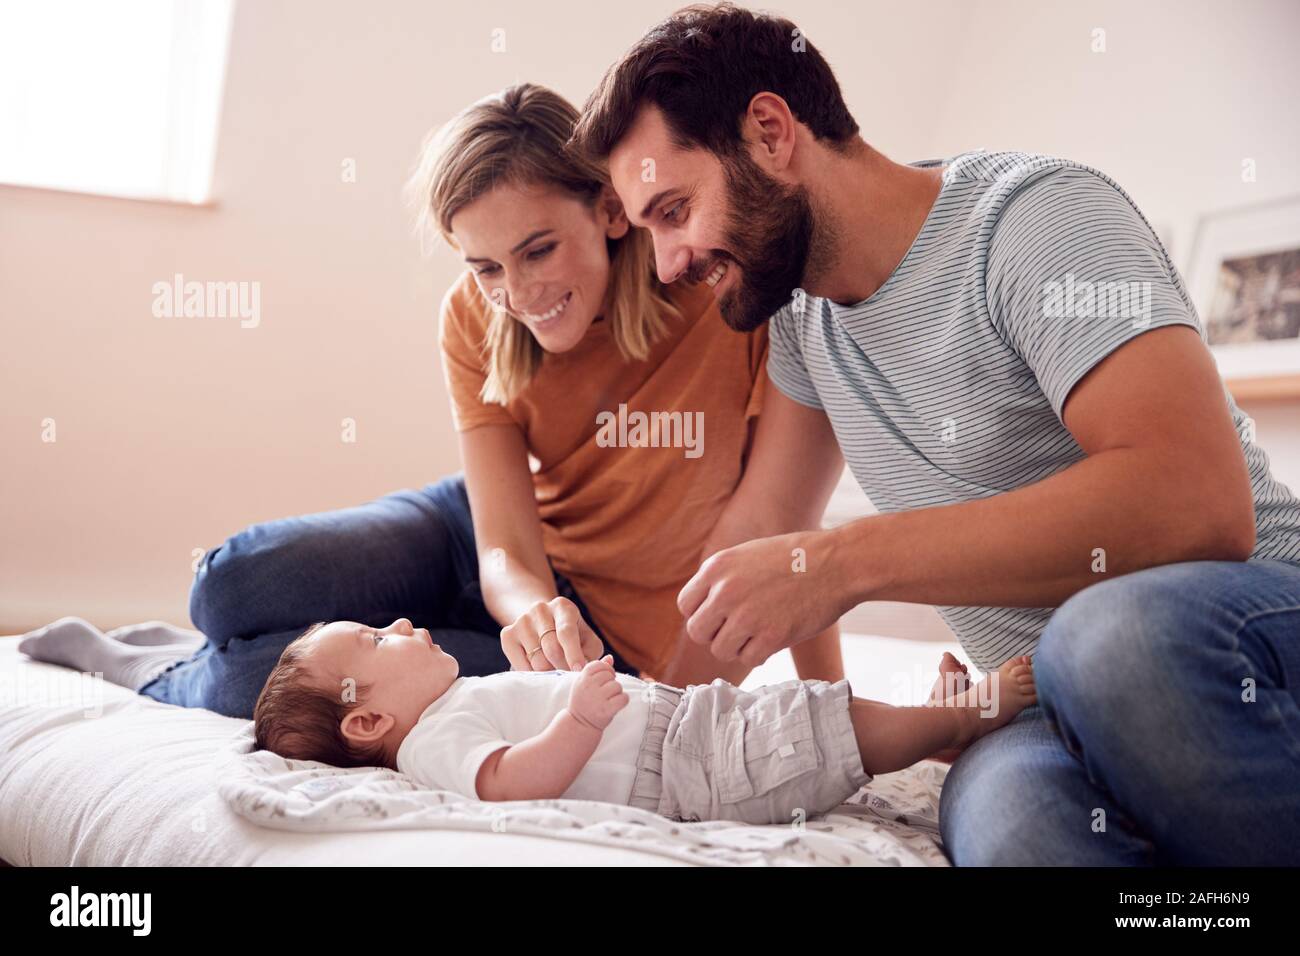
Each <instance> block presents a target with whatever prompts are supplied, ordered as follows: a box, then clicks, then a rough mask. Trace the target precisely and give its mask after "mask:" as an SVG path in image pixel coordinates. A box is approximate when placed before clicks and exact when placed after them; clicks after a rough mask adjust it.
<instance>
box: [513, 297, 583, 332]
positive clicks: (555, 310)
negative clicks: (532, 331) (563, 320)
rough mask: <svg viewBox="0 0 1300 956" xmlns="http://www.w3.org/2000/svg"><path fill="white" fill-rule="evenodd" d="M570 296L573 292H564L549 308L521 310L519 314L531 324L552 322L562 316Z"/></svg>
mask: <svg viewBox="0 0 1300 956" xmlns="http://www.w3.org/2000/svg"><path fill="white" fill-rule="evenodd" d="M572 298H573V293H572V292H566V293H564V295H562V296H561V297H560V298H559V300H558V301H557V302H556V303H555V304H554V305H552V306H551V307H550V308H549V309H547V310H546V311H544V312H523V311H521V312H520V313H519V314H520V315H522V316H523V317H524V318H525V319H527V320H528V321H529V322H531V323H533V325H542V326H544V325H546V324H548V323H551V322H554V321H555V320H556V319H558V318H559V317H560V316H562V315H563V314H564V310H565V308H567V307H568V305H569V302H570V300H572Z"/></svg>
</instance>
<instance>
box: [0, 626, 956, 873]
mask: <svg viewBox="0 0 1300 956" xmlns="http://www.w3.org/2000/svg"><path fill="white" fill-rule="evenodd" d="M17 645H18V641H17V639H16V638H12V637H0V859H3V860H5V861H6V862H8V863H10V864H13V865H15V866H26V865H36V866H66V865H77V866H132V865H160V866H182V865H234V866H242V865H306V866H312V865H431V864H446V865H458V864H473V865H494V864H502V865H521V864H522V865H551V866H554V865H591V866H620V865H638V866H647V865H655V866H658V865H685V864H686V863H687V860H686V859H685V858H683V856H682V855H679V856H677V857H676V858H675V857H674V856H672V855H670V854H666V853H664V852H654V851H645V850H642V849H639V848H635V847H629V846H626V845H612V844H606V845H602V844H601V843H599V842H592V841H590V840H565V839H557V838H556V837H553V836H541V835H534V834H532V833H521V832H508V829H506V830H505V832H502V830H501V829H500V828H494V829H489V830H486V831H485V830H484V829H483V828H481V827H479V828H473V829H456V828H448V827H446V826H443V827H440V828H438V829H421V828H415V829H409V828H407V829H365V830H356V831H351V830H344V831H341V832H340V831H336V830H333V829H331V831H330V832H295V831H294V830H291V829H278V828H271V827H268V826H265V825H259V824H258V823H254V822H253V821H252V819H250V818H249V817H248V816H247V815H241V814H239V813H236V812H235V811H234V810H233V809H232V808H231V806H230V805H229V804H228V803H227V802H226V800H225V799H223V798H222V796H221V795H220V793H219V784H220V783H221V780H222V777H223V775H229V773H230V763H229V754H230V751H231V744H232V741H235V740H238V739H239V737H240V735H241V733H242V732H243V731H245V730H246V729H247V727H248V722H247V721H242V720H237V719H233V718H228V717H222V716H221V715H219V714H215V713H213V712H211V711H207V710H200V709H187V708H179V707H171V706H168V705H165V704H160V703H158V702H156V701H153V700H151V699H149V698H145V697H141V696H140V695H138V694H135V693H133V692H130V691H128V690H126V689H125V688H120V687H116V686H113V685H109V684H105V683H103V682H102V681H92V680H90V679H88V678H84V677H82V676H80V675H76V674H74V673H73V672H71V671H69V670H67V669H65V668H61V667H53V666H50V665H47V664H41V663H37V662H34V661H31V660H30V659H29V658H27V657H26V656H25V655H22V654H19V653H18V649H17ZM845 646H846V654H845V657H846V667H847V669H848V672H849V675H850V679H851V681H852V683H853V685H854V691H855V693H857V694H859V696H875V697H877V698H878V699H886V700H888V699H890V698H891V696H892V697H895V698H897V697H898V696H899V694H898V689H899V680H900V675H902V674H904V673H907V674H909V675H920V674H923V673H924V670H925V668H926V667H927V666H928V667H930V668H933V667H934V665H935V664H936V663H937V661H938V659H939V656H940V655H941V654H942V652H943V651H944V650H946V649H953V646H952V645H939V644H923V645H918V644H914V643H912V642H907V641H898V640H892V639H889V638H861V637H859V638H846V641H845ZM863 667H867V668H870V671H869V672H864V674H863V676H858V675H857V674H855V670H856V671H860V670H861V669H862V668H863ZM789 676H793V669H792V667H791V666H790V665H789V662H788V655H779V656H778V658H776V659H774V660H773V661H771V662H769V663H768V664H765V665H764V667H763V668H762V669H760V670H759V671H757V672H756V673H755V674H754V675H752V676H751V679H750V680H749V681H747V682H746V684H747V685H748V684H752V683H756V682H766V681H771V680H781V679H785V678H786V677H789ZM886 681H888V682H889V683H888V684H886V683H885V682H886ZM905 681H906V682H907V684H908V685H909V686H910V685H911V684H912V683H915V680H914V677H911V676H909V677H907V678H905ZM891 687H892V689H893V693H892V694H890V693H888V691H889V690H890V688H891ZM895 702H901V701H898V700H895ZM941 768H942V765H938V764H933V763H926V764H923V765H921V766H920V767H919V768H917V770H918V772H919V776H909V775H908V774H909V773H911V772H908V771H905V772H904V774H902V775H896V774H890V775H884V776H880V777H877V780H876V782H875V783H873V784H872V787H871V788H868V790H865V791H863V792H862V793H861V794H859V795H858V798H855V803H856V804H857V806H855V807H847V806H846V808H845V810H846V813H847V814H849V815H850V816H852V817H853V818H855V819H856V821H857V822H856V823H854V824H853V825H854V826H856V827H857V828H858V829H861V821H862V818H863V817H864V816H866V817H869V818H870V819H871V820H872V822H873V824H880V825H873V829H874V830H875V831H876V833H875V834H874V835H873V841H874V842H873V843H872V847H873V850H872V852H873V853H876V849H875V848H877V847H879V846H880V840H881V839H884V840H886V841H891V840H894V839H895V837H897V838H898V842H899V844H900V846H902V845H903V844H905V843H906V844H909V845H910V847H911V849H910V850H909V851H908V852H906V853H900V854H897V855H895V854H894V853H893V852H892V850H891V849H890V848H889V847H886V852H885V853H883V854H882V855H881V856H882V859H886V858H887V859H888V860H889V861H890V862H893V861H896V859H897V858H901V859H903V860H904V861H905V862H914V863H921V864H930V865H944V863H945V862H946V861H944V860H943V858H942V854H941V852H939V851H938V847H937V840H936V839H935V838H936V837H937V833H936V831H935V828H934V823H935V820H934V810H935V808H936V807H937V788H938V786H939V782H940V781H941V779H942V769H941ZM877 788H878V789H879V791H880V794H879V795H873V794H872V793H871V792H869V791H871V790H875V789H877ZM891 788H892V789H891ZM931 791H932V792H931ZM898 796H902V797H903V798H904V799H903V800H901V801H900V800H899V799H895V798H896V797H898ZM891 800H892V804H891ZM909 801H910V803H909ZM568 802H570V801H562V803H568ZM899 807H902V809H904V810H906V811H907V812H909V813H912V814H913V816H914V820H913V821H907V819H906V817H904V821H903V823H902V824H900V823H899V822H898V817H899V816H901V814H899V813H895V812H893V811H894V810H895V809H897V808H899ZM918 807H920V809H917V808H918ZM846 819H848V817H846ZM882 820H884V821H885V822H884V823H881V821H882ZM850 822H853V821H850ZM912 823H915V826H913V825H912ZM701 826H703V825H701ZM784 829H785V831H786V832H787V833H788V832H789V828H784ZM862 845H865V844H859V846H862ZM918 847H919V848H920V852H919V853H918V852H917V848H918Z"/></svg>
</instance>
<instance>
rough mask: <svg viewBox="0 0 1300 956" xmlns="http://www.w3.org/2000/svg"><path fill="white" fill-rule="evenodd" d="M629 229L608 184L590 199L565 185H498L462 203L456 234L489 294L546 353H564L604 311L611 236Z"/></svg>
mask: <svg viewBox="0 0 1300 956" xmlns="http://www.w3.org/2000/svg"><path fill="white" fill-rule="evenodd" d="M627 230H628V223H627V218H626V217H625V216H624V215H623V207H622V205H621V204H620V203H619V201H618V198H617V197H616V196H615V195H614V193H613V191H612V190H609V189H608V188H607V189H606V190H605V192H604V193H603V194H602V196H601V198H600V200H598V201H597V202H596V203H595V204H594V205H592V206H588V205H587V204H586V203H584V202H583V201H582V200H580V199H578V198H577V197H575V196H573V195H571V194H569V193H566V192H564V191H562V190H559V189H556V188H552V187H543V186H532V187H519V186H504V185H503V186H498V187H497V188H496V189H493V190H492V191H491V192H489V193H486V194H485V195H483V196H480V197H479V198H478V199H476V200H474V202H472V203H470V204H469V205H468V206H466V207H465V208H463V209H461V210H460V211H459V212H458V213H456V215H455V216H454V217H452V221H451V231H452V235H453V237H454V238H455V240H456V244H457V245H458V246H459V247H460V251H461V253H462V255H463V256H464V258H465V262H466V263H467V264H468V265H469V266H470V268H472V269H473V270H474V274H475V277H476V278H477V281H478V285H479V288H480V289H481V290H482V291H483V294H484V295H485V296H487V298H488V301H490V302H492V303H494V304H495V305H496V307H497V308H501V309H504V310H505V311H507V312H508V313H509V314H510V315H511V316H512V317H513V318H514V319H515V320H516V321H519V322H522V323H524V325H526V326H528V328H529V330H530V331H531V332H532V333H533V337H534V338H535V339H537V342H538V344H539V345H541V347H542V348H543V349H545V350H546V351H547V352H566V351H568V350H569V349H571V348H573V347H574V346H575V345H577V344H578V342H580V341H581V340H582V337H583V336H584V335H586V334H587V329H588V328H590V326H591V323H592V322H593V321H595V320H596V319H597V318H599V317H601V316H602V315H603V314H604V311H605V307H606V296H607V292H608V288H609V272H610V270H609V251H608V250H607V248H606V246H605V241H606V239H618V238H620V237H621V236H623V235H624V234H625V233H626V232H627Z"/></svg>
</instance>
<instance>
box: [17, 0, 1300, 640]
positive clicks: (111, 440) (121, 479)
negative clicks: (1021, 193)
mask: <svg viewBox="0 0 1300 956" xmlns="http://www.w3.org/2000/svg"><path fill="white" fill-rule="evenodd" d="M675 6H677V4H676V3H672V2H667V3H665V2H654V3H647V4H635V5H632V4H614V5H608V6H604V7H601V8H600V13H599V16H593V15H592V13H593V10H594V9H595V8H594V7H593V6H592V5H591V4H590V3H580V2H571V0H565V2H549V3H546V4H536V3H531V2H514V3H498V4H491V5H489V4H462V5H454V6H453V5H444V4H429V3H425V2H417V0H401V2H391V3H385V4H382V5H378V4H377V5H358V4H356V3H350V2H342V0H330V2H322V3H317V2H306V0H292V2H290V0H272V2H256V3H253V2H244V3H240V4H238V6H237V9H236V13H235V23H234V31H233V36H232V47H231V62H230V68H229V72H228V78H227V89H226V95H225V108H224V112H223V117H222V123H221V133H220V142H219V154H218V157H217V165H216V182H215V198H216V205H215V206H214V207H213V208H207V209H193V208H185V207H180V206H172V205H166V204H153V203H139V202H130V201H121V200H110V199H103V198H97V197H90V196H80V195H73V194H63V193H54V192H43V191H36V190H25V189H17V188H12V187H0V330H2V333H3V337H4V344H3V348H2V349H0V383H2V384H0V388H3V396H4V401H3V404H2V405H0V441H2V442H3V445H2V447H3V448H4V449H5V462H4V464H5V467H3V468H0V529H2V533H0V629H2V630H4V631H13V630H18V629H21V628H25V627H28V626H31V625H34V624H39V623H43V622H45V621H47V620H50V619H52V618H54V617H56V616H59V615H61V614H68V613H76V614H81V615H83V616H86V617H88V618H90V619H92V620H94V621H96V622H97V623H99V624H101V625H102V626H106V627H107V626H112V625H115V624H119V623H123V622H126V621H131V620H141V619H145V618H149V617H161V618H165V619H170V620H174V621H177V622H182V623H183V622H185V621H186V620H187V614H186V607H187V603H186V596H187V590H188V586H189V581H190V577H191V561H192V554H191V552H192V551H193V549H196V548H199V549H201V548H209V547H212V546H214V545H216V544H219V543H220V542H221V541H222V539H224V538H225V537H226V536H227V535H229V534H232V533H234V532H235V531H237V530H238V529H239V528H241V527H243V526H244V525H246V524H249V523H251V522H254V521H260V520H265V519H269V518H273V517H278V516H282V515H288V514H296V513H303V512H308V511H315V510H322V509H329V508H337V507H343V506H346V505H350V504H355V503H358V502H361V501H364V500H367V499H369V498H371V497H375V496H378V495H381V494H384V493H385V492H387V491H390V490H393V489H395V488H399V487H404V486H414V485H419V484H422V483H424V482H427V481H431V480H434V479H436V478H437V477H439V476H441V475H442V474H445V473H446V472H448V471H451V470H454V469H455V468H457V467H458V466H459V465H458V459H457V453H456V448H455V439H454V433H453V431H452V428H451V424H450V421H449V418H448V414H447V409H446V396H445V393H444V390H443V386H442V382H441V373H440V371H439V366H438V361H437V354H436V348H435V342H436V338H435V331H436V330H435V326H434V318H435V316H434V310H435V306H436V303H437V301H438V298H439V296H440V294H441V291H442V290H443V289H444V288H445V287H446V286H447V284H448V283H449V282H450V281H451V280H452V279H453V277H454V276H455V275H456V273H457V271H458V268H457V263H456V261H455V259H454V258H453V257H452V256H451V254H450V253H448V252H446V251H444V250H439V251H438V253H437V254H436V255H435V257H434V258H432V259H421V258H420V256H419V251H418V249H417V247H416V244H415V243H414V241H413V240H412V239H411V238H410V236H409V234H408V231H407V217H406V211H405V210H404V209H403V208H402V206H401V203H400V196H399V190H400V186H401V183H402V181H403V180H404V178H405V176H406V173H407V170H408V168H409V165H410V163H411V161H412V160H413V158H414V154H415V150H416V148H417V146H418V144H419V141H420V138H421V136H422V134H423V133H424V131H425V130H426V129H427V128H428V127H430V126H432V125H434V124H436V123H439V122H441V121H442V120H444V119H446V118H447V117H448V116H450V115H451V114H452V113H453V112H454V111H455V110H457V109H458V108H459V107H460V106H462V105H464V104H465V103H466V102H468V101H469V100H471V99H473V98H477V97H478V96H481V95H484V94H486V93H489V92H492V91H494V90H496V89H499V88H501V87H503V86H505V85H507V84H509V83H512V82H516V81H519V80H524V79H530V80H534V81H536V82H540V83H544V84H547V85H550V86H553V87H554V88H556V89H557V90H559V91H560V92H562V93H564V94H565V95H567V96H569V97H570V98H571V99H573V100H574V101H575V102H577V103H578V104H581V101H582V100H583V98H584V97H585V95H586V93H587V92H588V90H589V89H590V88H591V87H592V85H594V83H595V81H596V80H597V78H598V77H599V76H600V74H601V72H603V70H604V68H605V67H606V66H607V65H608V63H609V62H610V61H611V60H612V59H613V58H614V57H615V56H616V55H617V54H618V53H619V52H620V51H621V50H622V49H623V48H625V47H626V46H627V45H628V44H630V43H631V42H633V41H634V40H635V39H636V38H637V37H638V36H639V35H640V34H641V32H642V31H643V30H644V29H645V28H647V27H648V26H649V25H651V24H652V23H653V22H655V21H656V20H658V19H659V18H660V17H661V16H663V15H664V14H665V13H667V12H668V11H670V10H671V9H673V8H674V7H675ZM773 6H775V7H777V8H778V9H781V10H782V12H784V13H786V14H787V15H789V16H791V17H792V18H793V19H794V20H795V21H796V22H798V23H799V24H800V25H801V26H802V27H803V28H804V30H805V32H806V33H807V35H808V36H809V37H810V38H811V40H812V41H813V42H814V43H815V44H817V45H818V46H819V47H820V48H821V49H822V50H823V52H824V53H825V54H826V55H827V57H828V59H829V60H830V61H831V63H832V64H833V65H834V67H835V69H836V71H837V74H838V75H839V77H840V80H841V82H842V84H843V85H844V87H845V90H846V94H847V97H848V100H849V104H850V107H851V108H852V109H853V110H854V113H855V115H856V116H857V117H858V119H859V122H860V123H861V124H862V127H863V131H864V134H865V135H866V136H867V138H868V139H870V140H871V141H872V142H873V143H875V144H876V145H877V146H878V147H880V148H882V149H884V150H885V151H886V152H888V153H890V154H891V155H894V156H897V157H899V158H920V157H924V156H930V155H937V154H940V153H945V152H953V151H958V150H961V149H966V148H971V147H975V146H984V147H987V148H997V147H1019V148H1026V149H1035V150H1042V151H1048V152H1058V153H1062V154H1064V155H1069V156H1072V157H1074V158H1078V159H1082V160H1086V161H1089V162H1093V163H1096V164H1097V165H1100V166H1101V167H1102V168H1104V169H1106V170H1107V171H1108V172H1110V173H1112V174H1113V175H1115V176H1116V177H1117V178H1118V179H1119V180H1120V181H1121V182H1122V183H1123V184H1124V185H1125V186H1126V187H1128V188H1129V189H1130V191H1132V192H1133V193H1134V195H1135V196H1136V198H1137V199H1138V201H1139V202H1140V203H1141V204H1142V205H1143V206H1144V208H1146V210H1147V211H1148V212H1149V213H1150V214H1151V216H1152V218H1153V219H1154V220H1155V221H1156V222H1157V223H1166V224H1168V226H1169V228H1170V229H1171V230H1172V231H1173V235H1174V239H1175V250H1176V251H1177V250H1178V249H1179V248H1182V247H1184V246H1185V243H1186V241H1187V239H1186V236H1187V231H1188V229H1190V224H1191V223H1192V222H1193V221H1194V219H1195V216H1196V215H1197V214H1198V213H1199V212H1200V211H1202V210H1203V209H1210V208H1219V207H1222V206H1227V205H1233V204H1236V203H1237V202H1239V201H1241V198H1242V192H1243V190H1245V188H1246V187H1244V186H1242V185H1241V184H1240V183H1239V181H1238V182H1235V183H1234V181H1233V177H1234V176H1238V168H1239V162H1240V158H1241V157H1242V156H1255V157H1257V158H1258V163H1259V170H1260V178H1259V182H1258V183H1256V184H1255V185H1254V186H1253V187H1252V189H1253V191H1252V192H1250V195H1251V196H1252V197H1257V198H1263V196H1265V195H1281V194H1284V193H1286V192H1296V191H1298V190H1300V182H1297V176H1300V164H1298V163H1296V153H1297V148H1296V147H1297V135H1298V134H1297V129H1296V123H1295V120H1294V109H1293V106H1292V104H1293V100H1294V93H1293V91H1294V90H1295V89H1296V80H1297V75H1296V73H1297V67H1296V63H1295V58H1294V57H1293V56H1290V57H1289V56H1288V55H1287V54H1288V52H1289V50H1291V49H1293V48H1294V45H1295V40H1296V39H1297V37H1298V36H1300V32H1298V31H1297V26H1300V24H1298V23H1297V12H1296V7H1295V6H1294V5H1291V4H1287V3H1286V2H1284V0H1278V2H1274V3H1263V2H1256V3H1248V4H1237V5H1234V6H1232V7H1231V8H1225V9H1224V10H1223V12H1222V13H1220V14H1219V16H1220V17H1222V18H1223V19H1219V20H1216V19H1214V18H1212V17H1211V16H1210V13H1209V9H1210V7H1209V5H1208V4H1205V5H1198V6H1189V5H1188V4H1184V3H1172V2H1159V3H1148V4H1144V5H1143V6H1142V9H1141V10H1140V11H1137V12H1130V11H1128V10H1127V5H1122V4H1109V3H1107V4H1101V5H1098V4H1089V5H1086V6H1085V7H1084V9H1085V10H1087V11H1098V12H1089V13H1087V14H1075V13H1073V12H1070V10H1069V9H1067V8H1065V7H1057V6H1056V5H1041V7H1040V5H1038V4H1031V3H1024V4H1020V3H1003V2H993V0H989V2H985V3H979V4H966V3H960V2H956V0H953V2H940V3H930V4H926V5H924V6H917V7H910V6H909V7H907V8H901V7H896V6H893V5H889V6H886V5H883V4H882V5H874V4H873V5H863V4H855V5H852V7H851V8H846V5H844V4H841V3H838V2H809V3H784V4H781V3H777V4H773ZM1094 21H1095V22H1094ZM1098 25H1102V26H1105V27H1106V28H1107V30H1108V45H1109V49H1108V52H1107V53H1106V54H1104V55H1102V56H1095V55H1092V54H1089V53H1088V52H1087V50H1088V43H1089V39H1090V37H1089V31H1090V29H1091V28H1092V27H1093V26H1098ZM497 27H501V28H504V29H505V30H506V52H505V53H496V54H494V53H492V52H491V51H490V47H489V42H490V38H491V31H492V30H493V28H497ZM1288 43H1289V46H1288ZM94 148H95V144H94V143H93V142H89V143H87V144H86V149H87V150H88V152H91V153H92V154H93V151H94ZM348 158H352V159H355V161H356V166H357V173H358V177H357V182H355V183H345V182H342V181H341V176H340V169H341V164H342V163H343V161H344V160H345V159H348ZM176 272H180V273H182V274H184V275H185V276H186V277H187V278H190V279H218V280H243V281H258V282H260V283H261V288H262V321H261V324H260V326H259V327H258V328H256V329H240V328H238V327H237V326H236V325H235V324H234V323H231V322H226V323H222V322H219V321H214V320H199V319H189V320H186V319H177V320H166V319H155V318H154V317H153V316H152V315H151V312H150V304H151V301H152V293H151V287H152V285H153V283H154V282H156V281H159V280H165V279H167V278H169V277H170V276H172V275H173V274H174V273H176ZM1252 411H1253V410H1252ZM46 417H51V418H54V419H55V421H56V423H57V429H58V441H57V442H55V443H53V444H46V443H42V442H41V441H40V432H41V424H40V423H41V420H42V419H44V418H46ZM344 417H352V418H355V419H356V420H357V423H358V436H359V440H358V442H357V443H356V444H345V443H343V442H342V441H340V437H339V436H340V420H341V419H342V418H344ZM1257 418H1258V420H1259V434H1260V436H1261V439H1262V440H1263V441H1264V443H1265V445H1266V447H1268V449H1269V450H1270V452H1271V453H1272V454H1273V455H1274V456H1275V457H1277V458H1278V459H1279V462H1280V464H1281V465H1282V469H1281V470H1282V471H1283V473H1284V474H1285V476H1286V477H1287V479H1288V480H1290V481H1291V482H1292V483H1293V484H1300V435H1297V433H1296V430H1295V429H1296V427H1297V425H1296V418H1297V416H1296V415H1295V408H1294V407H1284V408H1282V409H1270V410H1266V411H1264V412H1261V413H1257ZM926 613H929V612H926ZM909 627H910V625H909ZM906 629H907V628H906V627H905V628H903V630H906ZM922 630H924V628H922Z"/></svg>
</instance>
